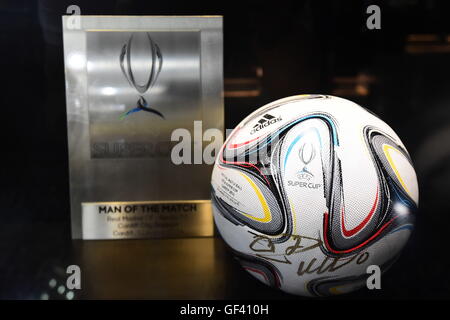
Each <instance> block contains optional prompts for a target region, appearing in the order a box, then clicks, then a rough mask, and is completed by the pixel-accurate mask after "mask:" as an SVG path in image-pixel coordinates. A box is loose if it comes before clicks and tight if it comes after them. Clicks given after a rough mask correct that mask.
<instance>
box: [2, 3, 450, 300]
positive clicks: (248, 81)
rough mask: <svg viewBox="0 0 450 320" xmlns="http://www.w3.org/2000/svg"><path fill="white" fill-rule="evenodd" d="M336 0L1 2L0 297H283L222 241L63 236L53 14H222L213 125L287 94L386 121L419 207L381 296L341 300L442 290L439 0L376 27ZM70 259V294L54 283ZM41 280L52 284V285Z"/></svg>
mask: <svg viewBox="0 0 450 320" xmlns="http://www.w3.org/2000/svg"><path fill="white" fill-rule="evenodd" d="M372 3H373V2H366V1H361V2H359V4H358V5H355V4H354V3H350V2H347V1H333V2H321V1H312V0H311V1H292V2H287V3H283V4H281V3H280V4H274V3H263V2H256V1H255V2H250V3H249V5H248V6H246V7H244V6H233V5H231V4H227V3H222V4H216V7H214V4H213V3H207V4H205V3H203V4H195V3H191V2H181V1H172V2H167V3H163V4H156V3H154V2H151V3H150V2H148V1H108V2H101V1H100V2H97V1H95V3H94V2H93V1H70V2H69V1H56V0H55V1H50V0H44V1H25V0H21V1H17V0H16V1H3V2H2V3H1V4H0V16H1V19H0V27H1V30H2V32H1V33H0V37H1V41H0V49H1V59H0V67H1V70H2V80H3V81H2V89H3V90H2V94H1V95H0V102H1V106H2V120H3V121H2V132H3V139H2V153H1V159H2V166H1V168H0V174H1V179H0V181H1V182H0V183H1V193H0V197H1V198H0V199H1V202H0V203H1V220H0V240H1V241H0V298H8V299H40V298H50V299H67V298H71V299H77V298H87V299H89V298H288V299H297V297H293V296H290V295H287V294H283V293H281V292H278V291H276V290H273V289H271V288H268V287H265V286H264V285H262V284H260V283H259V282H258V281H255V280H254V279H253V278H252V277H251V276H250V275H248V274H247V273H245V272H244V271H243V270H241V269H240V267H239V266H238V265H237V263H236V262H235V261H234V260H233V259H232V257H231V255H230V253H229V252H228V251H227V250H226V248H225V247H224V244H223V242H222V240H221V239H220V238H217V239H211V238H209V239H184V240H182V239H179V240H145V241H141V240H139V241H138V240H133V241H109V242H108V241H98V242H81V241H71V240H70V225H69V224H70V221H69V191H68V165H67V143H66V127H65V123H66V122H65V121H66V119H65V93H64V71H63V55H62V39H61V18H60V16H61V15H62V14H65V11H66V8H67V6H68V5H69V4H78V5H79V6H80V8H81V11H82V14H146V15H158V14H181V15H183V14H196V15H197V14H223V15H224V21H225V25H224V36H225V52H224V57H225V90H226V92H225V97H226V99H225V106H226V113H225V117H226V127H227V128H232V127H234V126H235V125H236V124H237V123H238V122H239V121H240V120H241V119H242V118H243V117H244V116H246V115H247V114H249V113H250V112H251V111H253V110H254V109H256V108H258V107H259V106H262V105H263V104H265V103H268V102H270V101H273V100H275V99H278V98H282V97H285V96H289V95H294V94H300V93H324V94H334V95H338V96H342V97H345V98H348V99H350V100H353V101H356V102H358V103H360V104H361V105H363V106H365V107H367V108H368V109H370V110H372V111H373V112H375V113H376V114H378V115H379V116H380V117H381V118H382V119H384V120H385V121H386V122H387V123H388V124H389V125H390V126H392V127H393V128H394V129H395V130H396V131H397V133H398V134H399V136H400V137H401V138H402V140H403V142H404V143H405V145H406V147H407V148H408V150H409V152H410V154H411V156H412V158H413V161H414V163H415V166H416V170H417V173H418V178H419V187H420V212H419V214H418V216H417V221H416V229H415V230H414V232H413V235H412V238H411V239H410V241H409V242H408V244H407V246H406V247H405V249H404V252H403V254H402V256H401V257H400V259H399V260H398V261H397V262H396V263H395V264H394V266H393V267H392V269H391V270H389V271H388V272H387V273H386V275H384V276H383V282H382V290H380V291H367V290H361V291H358V292H355V293H353V294H350V295H347V296H342V297H339V299H346V298H386V299H402V298H425V299H433V298H449V297H450V276H449V274H448V270H449V268H450V260H449V258H448V255H447V238H448V233H449V230H448V228H449V227H448V226H449V213H450V205H449V201H448V198H449V197H450V80H449V77H448V75H449V72H450V64H449V57H450V38H449V34H450V29H449V25H448V23H449V20H448V18H447V12H448V11H447V10H445V1H431V0H429V1H414V0H413V1H401V0H396V1H387V2H384V3H383V4H382V5H381V10H382V28H381V30H367V28H366V27H365V20H366V18H367V14H366V13H365V8H366V7H367V5H369V4H372ZM70 264H78V265H80V266H81V268H82V272H83V273H82V274H83V276H82V279H83V280H82V290H80V291H74V292H73V294H69V295H67V293H68V291H67V289H59V291H63V290H64V291H63V292H62V293H61V292H58V288H59V287H60V284H63V283H64V281H65V278H66V276H67V275H66V274H65V268H66V267H67V266H68V265H70ZM52 279H54V280H55V281H56V284H55V281H51V280H52Z"/></svg>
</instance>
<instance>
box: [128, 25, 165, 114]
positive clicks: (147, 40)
mask: <svg viewBox="0 0 450 320" xmlns="http://www.w3.org/2000/svg"><path fill="white" fill-rule="evenodd" d="M138 36H139V37H140V38H143V39H139V40H143V41H144V42H143V43H139V42H138V41H137V40H136V37H138ZM138 45H144V46H146V47H147V48H145V49H143V48H142V47H139V46H138ZM143 50H145V51H146V52H143ZM139 51H140V52H139ZM146 54H148V56H147V57H145V55H146ZM132 57H133V58H132ZM134 60H136V62H137V65H138V66H139V67H138V68H135V70H134V71H133V69H134V68H133V66H134V67H135V66H136V65H135V64H134V62H135V61H134ZM162 64H163V58H162V55H161V50H160V49H159V47H158V45H157V44H156V43H155V42H154V41H153V39H152V38H151V37H150V35H149V34H148V33H147V32H145V33H140V32H139V33H133V34H132V35H131V36H130V38H129V39H128V41H127V43H125V44H124V45H123V47H122V51H121V53H120V68H121V69H122V73H123V74H124V76H125V78H126V79H127V80H128V83H129V84H130V85H131V86H132V87H134V88H135V89H136V90H137V92H138V93H139V100H138V101H137V107H135V108H133V109H131V110H128V111H126V112H124V113H123V114H122V115H121V116H120V118H121V119H123V118H125V117H126V116H128V115H130V114H132V113H135V112H138V111H141V110H143V111H147V112H151V113H154V114H157V115H158V116H160V117H161V118H163V119H164V116H163V115H162V113H161V112H159V111H158V110H155V109H153V108H150V107H149V106H148V103H147V100H145V98H144V96H143V95H144V93H145V92H147V91H148V90H150V89H151V88H152V87H153V85H154V84H155V82H156V80H157V79H158V75H159V72H160V71H161V67H162ZM136 69H137V70H136ZM137 73H140V74H141V75H142V74H143V73H144V74H145V73H148V75H146V76H145V81H144V82H143V83H142V82H141V83H139V80H138V79H137Z"/></svg>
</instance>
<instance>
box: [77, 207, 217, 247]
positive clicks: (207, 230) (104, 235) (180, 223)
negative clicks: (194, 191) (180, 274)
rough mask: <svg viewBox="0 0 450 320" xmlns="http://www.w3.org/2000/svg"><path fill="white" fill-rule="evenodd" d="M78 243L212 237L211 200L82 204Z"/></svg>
mask: <svg viewBox="0 0 450 320" xmlns="http://www.w3.org/2000/svg"><path fill="white" fill-rule="evenodd" d="M81 208H82V209H81V216H82V222H81V239H84V240H95V239H145V238H147V239H148V238H180V237H209V236H213V233H214V226H213V217H212V209H211V201H210V200H191V201H142V202H134V201H133V202H84V203H82V204H81Z"/></svg>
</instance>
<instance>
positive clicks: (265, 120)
mask: <svg viewBox="0 0 450 320" xmlns="http://www.w3.org/2000/svg"><path fill="white" fill-rule="evenodd" d="M281 120H282V119H281V117H278V118H277V117H274V116H272V115H270V114H268V113H266V114H265V115H263V117H262V119H259V120H258V123H257V124H255V125H254V126H253V129H252V131H250V134H254V133H255V132H257V131H259V130H261V129H262V128H265V127H267V126H270V125H271V124H274V123H276V122H278V121H281Z"/></svg>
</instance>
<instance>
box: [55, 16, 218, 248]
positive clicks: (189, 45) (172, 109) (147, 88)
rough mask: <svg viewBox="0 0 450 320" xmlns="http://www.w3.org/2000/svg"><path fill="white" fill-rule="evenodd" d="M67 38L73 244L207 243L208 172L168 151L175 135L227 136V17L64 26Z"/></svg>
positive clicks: (95, 19) (66, 21)
mask: <svg viewBox="0 0 450 320" xmlns="http://www.w3.org/2000/svg"><path fill="white" fill-rule="evenodd" d="M75 18H76V19H78V20H77V23H71V21H70V19H75ZM63 31H64V33H63V36H64V61H65V72H66V100H67V124H68V145H69V167H70V196H71V218H72V237H73V238H75V239H123V238H153V237H190V236H211V235H212V234H213V220H212V214H211V204H210V200H209V199H210V175H211V169H212V168H211V165H210V164H207V163H204V162H202V163H197V162H196V164H186V163H182V164H176V163H174V162H173V161H172V159H171V151H172V149H173V147H174V145H175V144H176V143H177V142H175V141H173V139H172V133H173V132H174V130H176V129H179V128H182V129H183V130H187V131H186V132H188V133H189V134H190V135H191V136H194V135H195V134H198V132H197V131H198V130H199V129H198V124H199V123H200V124H201V128H203V130H205V129H208V128H216V129H219V130H221V131H223V62H222V54H223V53H222V50H223V49H222V48H223V43H222V42H223V40H222V17H220V16H207V17H203V16H186V17H171V16H155V17H153V16H78V17H74V16H64V17H63ZM200 130H202V129H200ZM195 143H198V142H192V145H193V148H195Z"/></svg>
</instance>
